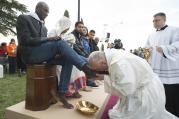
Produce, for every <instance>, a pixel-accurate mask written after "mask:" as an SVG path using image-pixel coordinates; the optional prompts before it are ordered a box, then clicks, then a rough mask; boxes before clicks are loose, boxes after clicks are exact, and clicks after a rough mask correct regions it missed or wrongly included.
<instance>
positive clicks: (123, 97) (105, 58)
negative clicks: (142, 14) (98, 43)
mask: <svg viewBox="0 0 179 119" xmlns="http://www.w3.org/2000/svg"><path fill="white" fill-rule="evenodd" d="M89 63H90V66H91V67H92V68H93V69H94V70H96V71H109V75H105V81H104V82H105V83H104V87H105V91H106V92H107V93H109V94H112V95H116V96H119V97H120V99H119V101H118V102H117V104H116V105H115V106H114V107H113V109H111V110H109V117H110V119H177V117H175V116H174V115H172V114H170V113H169V112H167V111H166V110H165V92H164V87H163V85H162V83H161V81H160V80H159V77H158V76H157V75H156V74H155V73H154V72H153V70H152V69H151V67H150V65H149V64H148V63H147V62H146V61H145V60H144V59H142V58H140V57H138V56H135V55H133V54H131V53H128V52H125V51H123V50H116V49H111V50H107V51H106V52H100V51H96V52H93V53H92V54H91V55H90V56H89Z"/></svg>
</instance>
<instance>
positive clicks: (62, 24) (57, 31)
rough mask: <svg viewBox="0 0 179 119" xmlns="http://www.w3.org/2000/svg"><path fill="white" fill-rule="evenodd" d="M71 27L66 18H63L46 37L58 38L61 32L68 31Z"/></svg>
mask: <svg viewBox="0 0 179 119" xmlns="http://www.w3.org/2000/svg"><path fill="white" fill-rule="evenodd" d="M70 26H71V21H70V19H69V18H68V17H65V16H63V17H62V18H61V19H60V20H59V21H58V22H57V23H56V26H55V28H53V29H52V30H51V31H50V32H49V34H48V36H60V35H61V34H62V32H63V31H65V30H67V29H69V28H70Z"/></svg>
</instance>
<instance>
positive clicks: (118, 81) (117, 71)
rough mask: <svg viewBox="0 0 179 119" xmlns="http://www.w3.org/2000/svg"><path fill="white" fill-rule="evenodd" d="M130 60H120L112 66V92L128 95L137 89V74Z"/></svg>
mask: <svg viewBox="0 0 179 119" xmlns="http://www.w3.org/2000/svg"><path fill="white" fill-rule="evenodd" d="M134 70H135V69H133V67H132V66H131V64H130V63H129V62H128V61H120V62H118V63H115V64H113V65H112V66H111V69H110V73H111V74H110V75H111V76H110V77H111V79H110V80H111V86H112V92H113V91H114V92H115V93H118V95H120V94H122V95H123V96H128V95H131V94H133V93H134V92H135V91H136V75H135V73H134Z"/></svg>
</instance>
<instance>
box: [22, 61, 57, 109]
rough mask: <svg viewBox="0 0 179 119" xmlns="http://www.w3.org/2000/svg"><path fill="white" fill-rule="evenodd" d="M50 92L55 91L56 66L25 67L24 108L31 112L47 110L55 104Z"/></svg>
mask: <svg viewBox="0 0 179 119" xmlns="http://www.w3.org/2000/svg"><path fill="white" fill-rule="evenodd" d="M52 91H54V92H55V93H56V91H57V76H56V66H55V65H44V64H42V65H27V82H26V99H25V100H26V102H25V108H26V109H28V110H32V111H40V110H45V109H47V108H48V107H49V106H50V104H52V103H55V100H54V98H53V97H52V94H51V92H52Z"/></svg>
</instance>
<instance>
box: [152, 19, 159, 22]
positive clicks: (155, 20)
mask: <svg viewBox="0 0 179 119" xmlns="http://www.w3.org/2000/svg"><path fill="white" fill-rule="evenodd" d="M159 21H161V19H154V20H153V22H159Z"/></svg>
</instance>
